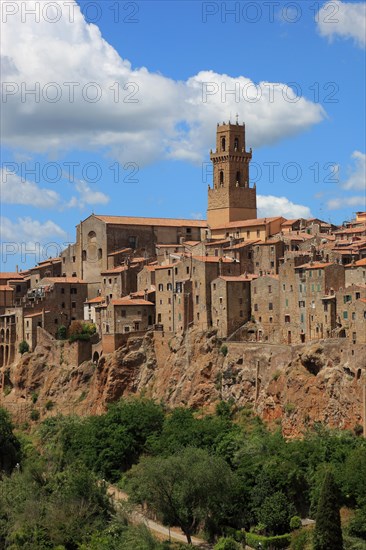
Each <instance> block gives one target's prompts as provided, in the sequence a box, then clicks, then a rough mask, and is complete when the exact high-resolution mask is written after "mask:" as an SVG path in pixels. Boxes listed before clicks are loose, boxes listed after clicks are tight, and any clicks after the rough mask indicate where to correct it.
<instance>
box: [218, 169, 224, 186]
mask: <svg viewBox="0 0 366 550" xmlns="http://www.w3.org/2000/svg"><path fill="white" fill-rule="evenodd" d="M219 181H220V186H221V187H223V186H224V172H223V170H220V175H219Z"/></svg>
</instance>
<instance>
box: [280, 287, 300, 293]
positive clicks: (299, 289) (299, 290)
mask: <svg viewBox="0 0 366 550" xmlns="http://www.w3.org/2000/svg"><path fill="white" fill-rule="evenodd" d="M283 290H285V289H283ZM299 292H302V285H299Z"/></svg>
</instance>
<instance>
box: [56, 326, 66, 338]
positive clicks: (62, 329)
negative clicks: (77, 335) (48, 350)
mask: <svg viewBox="0 0 366 550" xmlns="http://www.w3.org/2000/svg"><path fill="white" fill-rule="evenodd" d="M66 337H67V329H66V327H65V325H61V326H59V328H58V330H57V339H58V340H66Z"/></svg>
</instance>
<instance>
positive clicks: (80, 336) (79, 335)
mask: <svg viewBox="0 0 366 550" xmlns="http://www.w3.org/2000/svg"><path fill="white" fill-rule="evenodd" d="M77 340H81V341H83V342H88V341H89V340H90V334H84V333H82V332H81V333H76V334H72V335H71V336H70V337H69V342H70V344H72V343H73V342H76V341H77Z"/></svg>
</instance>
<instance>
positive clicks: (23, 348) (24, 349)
mask: <svg viewBox="0 0 366 550" xmlns="http://www.w3.org/2000/svg"><path fill="white" fill-rule="evenodd" d="M18 349H19V353H21V354H22V355H23V353H27V352H28V351H29V344H28V342H26V341H25V340H23V341H22V342H20V344H19V348H18Z"/></svg>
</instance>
